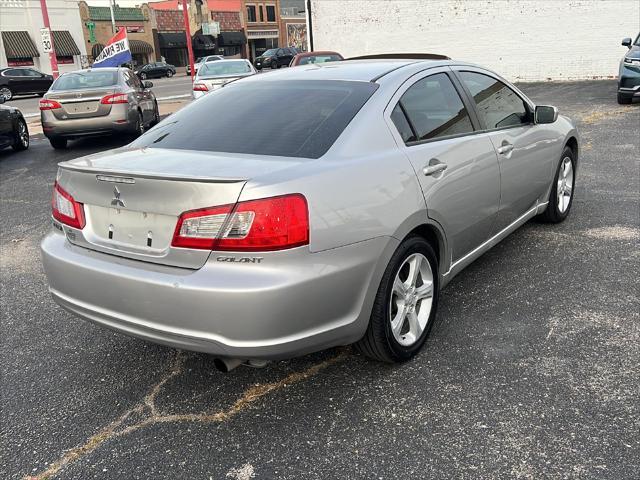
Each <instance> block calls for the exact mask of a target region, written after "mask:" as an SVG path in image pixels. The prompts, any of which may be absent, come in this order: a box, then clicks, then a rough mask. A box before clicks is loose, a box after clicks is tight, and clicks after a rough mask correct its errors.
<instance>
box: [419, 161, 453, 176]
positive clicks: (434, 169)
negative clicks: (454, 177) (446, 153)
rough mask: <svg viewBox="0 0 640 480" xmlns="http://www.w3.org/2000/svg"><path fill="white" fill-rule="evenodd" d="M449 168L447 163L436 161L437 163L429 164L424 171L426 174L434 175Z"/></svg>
mask: <svg viewBox="0 0 640 480" xmlns="http://www.w3.org/2000/svg"><path fill="white" fill-rule="evenodd" d="M446 169H447V164H446V163H436V164H435V165H427V166H425V167H424V168H423V169H422V173H424V174H425V175H426V176H429V175H433V174H435V173H440V172H443V171H445V170H446Z"/></svg>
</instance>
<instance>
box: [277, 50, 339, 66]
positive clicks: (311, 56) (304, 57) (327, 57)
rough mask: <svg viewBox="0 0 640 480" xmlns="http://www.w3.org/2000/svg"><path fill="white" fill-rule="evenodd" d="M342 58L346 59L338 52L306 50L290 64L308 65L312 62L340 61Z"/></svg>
mask: <svg viewBox="0 0 640 480" xmlns="http://www.w3.org/2000/svg"><path fill="white" fill-rule="evenodd" d="M341 60H344V57H343V56H342V55H340V54H339V53H338V52H329V51H318V52H304V53H299V54H297V55H296V56H295V57H293V59H292V60H291V63H290V64H289V66H290V67H297V66H298V65H308V64H310V63H326V62H339V61H341Z"/></svg>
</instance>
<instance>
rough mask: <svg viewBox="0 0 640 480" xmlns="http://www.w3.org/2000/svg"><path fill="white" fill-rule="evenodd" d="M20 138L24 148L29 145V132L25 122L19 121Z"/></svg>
mask: <svg viewBox="0 0 640 480" xmlns="http://www.w3.org/2000/svg"><path fill="white" fill-rule="evenodd" d="M18 139H19V140H20V143H21V144H22V146H23V147H24V148H27V147H28V146H29V132H27V126H26V125H25V123H24V122H18Z"/></svg>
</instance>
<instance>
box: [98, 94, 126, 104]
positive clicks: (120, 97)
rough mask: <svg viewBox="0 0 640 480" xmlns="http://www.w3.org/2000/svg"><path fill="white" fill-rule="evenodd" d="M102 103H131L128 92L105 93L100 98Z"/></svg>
mask: <svg viewBox="0 0 640 480" xmlns="http://www.w3.org/2000/svg"><path fill="white" fill-rule="evenodd" d="M100 103H101V104H103V105H114V104H116V103H129V97H128V96H127V94H126V93H114V94H112V95H105V96H104V97H102V98H101V99H100Z"/></svg>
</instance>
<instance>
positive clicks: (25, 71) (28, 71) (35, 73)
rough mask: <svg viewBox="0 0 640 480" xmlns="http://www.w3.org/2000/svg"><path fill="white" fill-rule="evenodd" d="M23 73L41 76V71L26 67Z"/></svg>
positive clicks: (29, 75) (28, 75)
mask: <svg viewBox="0 0 640 480" xmlns="http://www.w3.org/2000/svg"><path fill="white" fill-rule="evenodd" d="M23 74H24V76H25V77H38V78H39V77H40V76H41V75H40V72H36V71H35V70H31V69H25V70H23Z"/></svg>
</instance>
